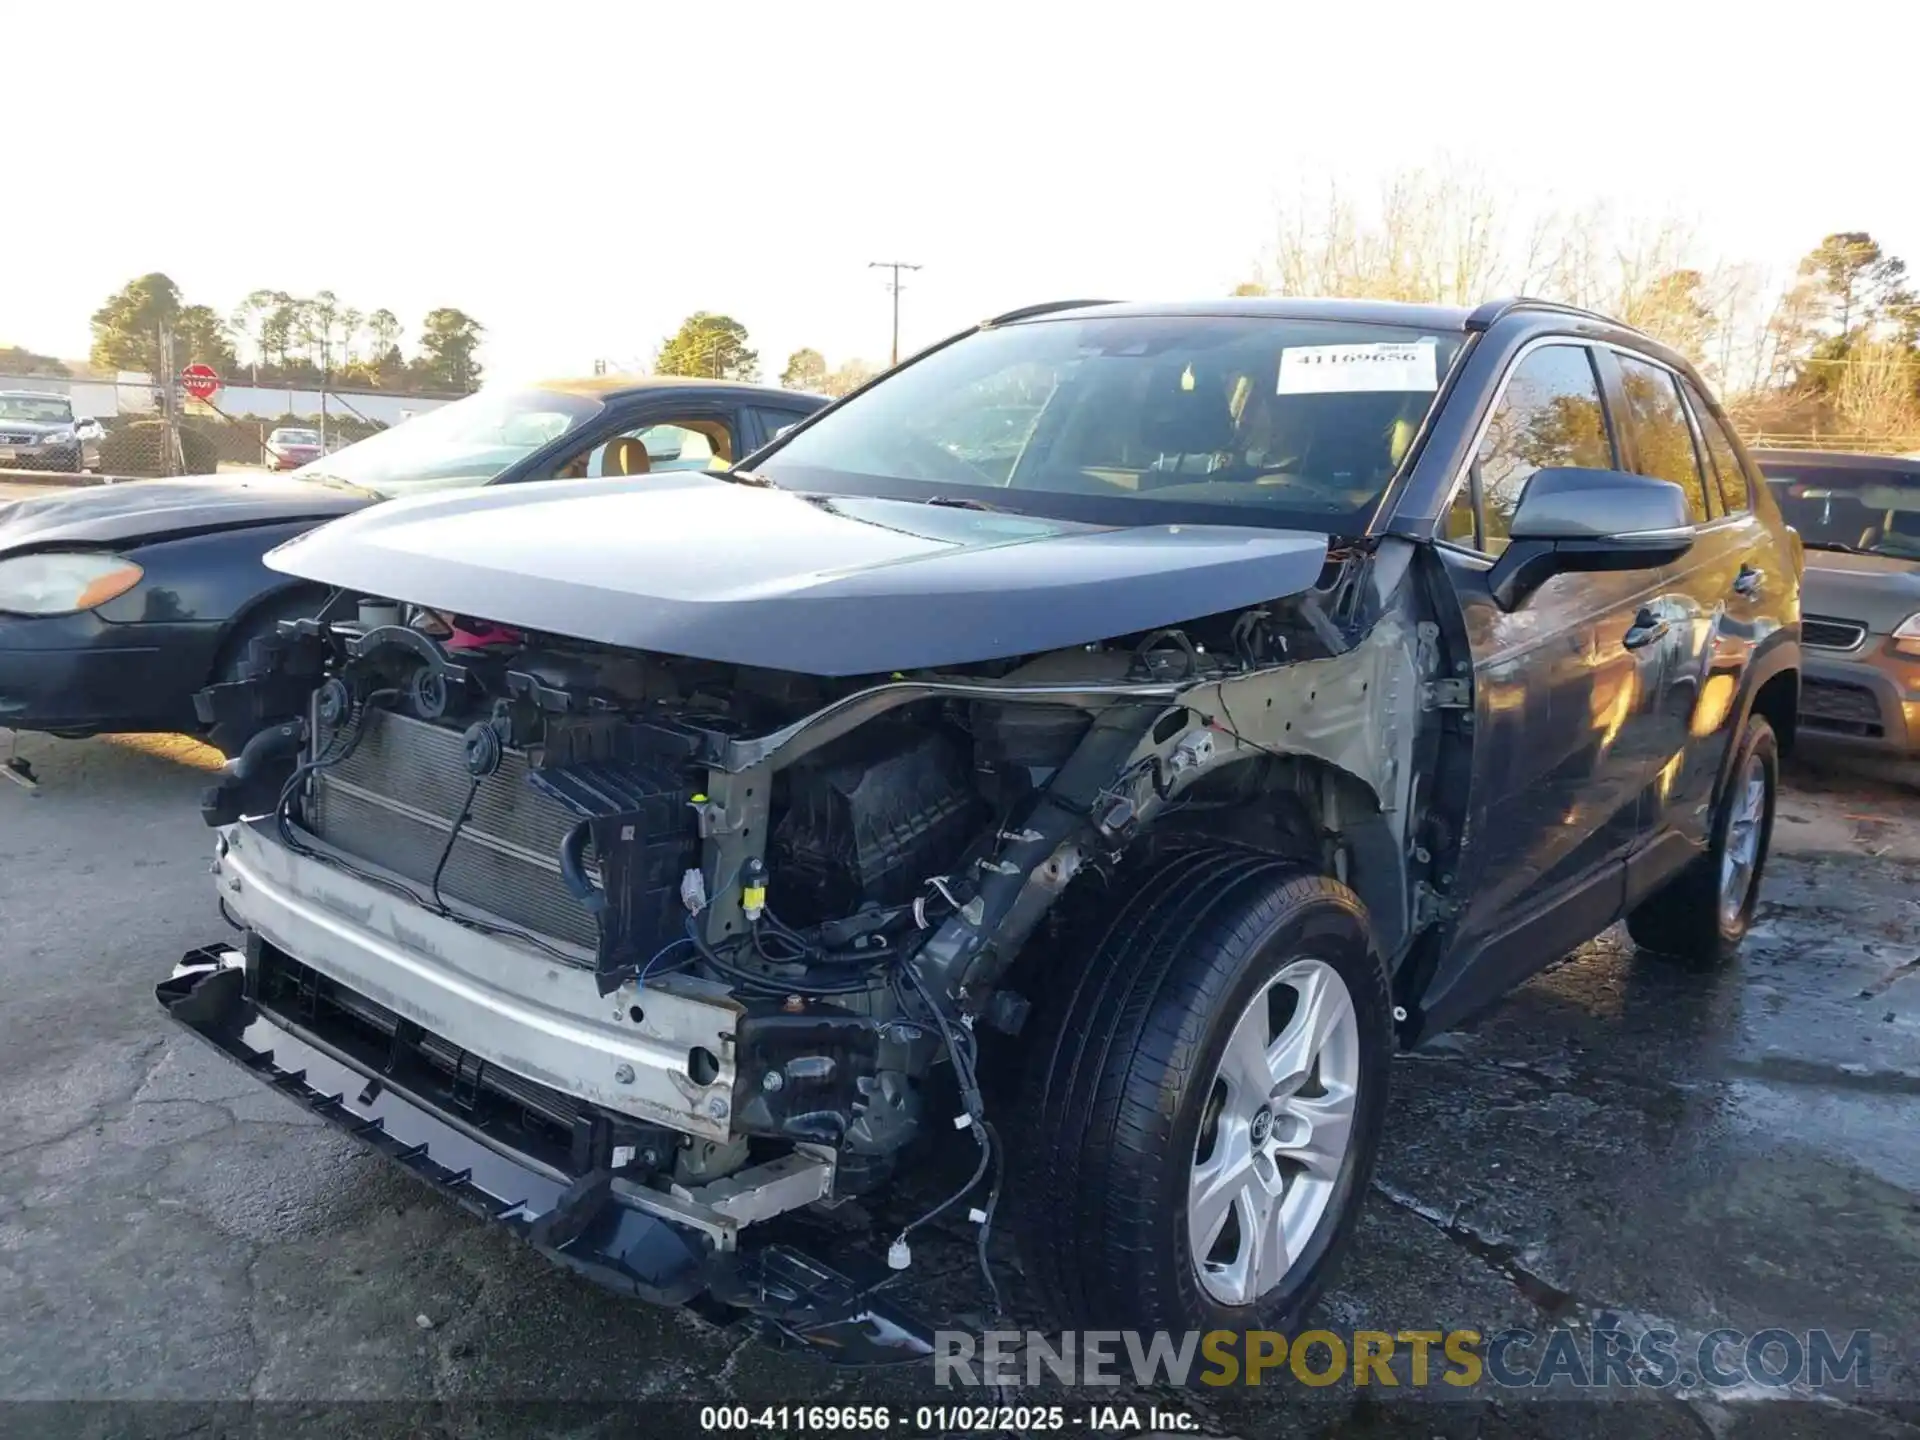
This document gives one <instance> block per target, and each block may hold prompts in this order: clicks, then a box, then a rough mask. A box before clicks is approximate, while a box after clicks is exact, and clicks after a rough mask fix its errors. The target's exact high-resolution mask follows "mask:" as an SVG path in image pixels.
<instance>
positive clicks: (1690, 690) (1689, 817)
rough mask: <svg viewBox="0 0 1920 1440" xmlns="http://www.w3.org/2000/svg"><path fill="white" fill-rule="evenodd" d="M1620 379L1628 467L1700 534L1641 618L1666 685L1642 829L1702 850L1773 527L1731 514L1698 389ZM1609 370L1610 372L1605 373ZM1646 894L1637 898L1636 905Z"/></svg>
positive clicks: (1651, 874) (1637, 360) (1617, 368)
mask: <svg viewBox="0 0 1920 1440" xmlns="http://www.w3.org/2000/svg"><path fill="white" fill-rule="evenodd" d="M1610 358H1611V359H1612V361H1613V365H1612V371H1613V375H1612V378H1613V379H1614V381H1615V382H1616V383H1617V385H1618V389H1619V395H1620V399H1619V401H1618V403H1617V405H1616V408H1617V409H1618V411H1619V413H1620V417H1621V431H1622V437H1621V438H1622V440H1623V442H1624V449H1625V453H1626V457H1627V461H1628V468H1629V469H1632V470H1634V471H1635V472H1637V473H1639V474H1642V475H1651V476H1653V477H1654V478H1656V479H1660V480H1670V481H1672V482H1673V483H1674V484H1676V485H1678V486H1679V487H1680V488H1681V489H1682V490H1684V491H1685V492H1686V494H1687V503H1688V508H1689V509H1690V511H1691V512H1692V515H1693V521H1694V524H1695V525H1696V526H1697V527H1698V534H1697V537H1696V539H1695V540H1694V543H1693V546H1692V548H1691V549H1690V550H1689V551H1688V552H1687V553H1686V554H1685V555H1684V556H1682V557H1681V558H1680V559H1679V560H1678V561H1676V562H1675V563H1674V564H1672V565H1670V566H1668V567H1667V569H1666V570H1665V571H1664V572H1663V574H1662V577H1661V584H1660V587H1659V590H1658V593H1656V594H1654V595H1653V596H1651V597H1649V599H1648V601H1647V603H1646V606H1645V608H1644V610H1643V612H1642V613H1641V614H1639V615H1637V616H1636V617H1635V618H1636V623H1637V624H1638V625H1639V626H1640V627H1641V629H1640V630H1639V632H1638V633H1639V634H1641V635H1647V634H1651V636H1652V638H1651V639H1649V640H1647V641H1646V642H1645V644H1644V650H1645V653H1646V654H1647V656H1648V657H1649V660H1650V661H1651V662H1652V664H1651V665H1650V668H1649V673H1648V677H1647V678H1648V680H1649V681H1650V683H1652V684H1653V685H1655V686H1656V687H1657V699H1656V704H1655V716H1654V719H1653V722H1652V723H1651V724H1650V725H1649V726H1648V727H1646V729H1645V731H1644V733H1645V734H1646V736H1647V739H1648V743H1649V744H1650V745H1651V746H1652V747H1653V750H1652V753H1651V754H1650V756H1649V765H1648V770H1649V781H1650V783H1649V784H1648V786H1647V789H1646V791H1645V793H1644V795H1643V798H1642V807H1641V811H1642V813H1641V821H1642V828H1643V832H1644V835H1645V839H1646V842H1647V844H1648V845H1649V846H1651V847H1666V846H1671V843H1672V841H1673V839H1674V837H1676V836H1677V837H1678V838H1679V839H1681V840H1684V841H1686V842H1688V846H1689V848H1690V847H1691V846H1694V845H1703V844H1704V843H1705V840H1706V833H1707V830H1708V827H1709V824H1710V819H1711V816H1710V811H1711V805H1712V800H1713V789H1714V785H1715V781H1716V778H1717V776H1718V774H1719V768H1720V762H1721V760H1722V759H1723V758H1724V756H1725V754H1726V747H1727V743H1728V739H1729V736H1730V730H1731V725H1732V722H1733V710H1734V700H1735V697H1736V695H1737V693H1738V689H1739V682H1740V675H1741V673H1742V672H1743V670H1744V669H1745V667H1746V662H1747V659H1748V657H1749V656H1750V655H1751V654H1752V651H1753V637H1754V623H1753V622H1754V614H1755V608H1754V607H1755V605H1756V603H1757V601H1758V599H1759V597H1760V593H1761V591H1763V590H1764V587H1765V582H1766V579H1767V578H1768V577H1767V576H1766V575H1765V573H1764V570H1765V566H1764V565H1763V564H1762V563H1760V561H1761V559H1762V557H1761V556H1760V554H1759V552H1760V551H1762V550H1763V549H1764V548H1765V546H1766V538H1767V537H1766V535H1765V532H1764V530H1763V529H1762V528H1761V527H1760V526H1759V525H1758V524H1757V523H1756V522H1755V520H1754V518H1753V514H1752V509H1751V506H1750V505H1745V504H1743V506H1742V508H1741V510H1740V511H1738V512H1737V513H1736V512H1730V511H1728V509H1727V507H1726V502H1725V500H1724V499H1723V497H1722V492H1721V487H1720V485H1719V483H1718V477H1717V474H1716V472H1715V471H1714V469H1713V462H1712V459H1711V454H1710V452H1709V451H1708V449H1707V446H1706V442H1705V436H1704V434H1703V432H1702V431H1701V430H1700V429H1699V427H1698V424H1697V423H1696V420H1695V417H1694V414H1693V404H1692V400H1691V398H1690V397H1689V396H1688V393H1687V392H1688V388H1689V386H1690V382H1689V381H1687V380H1686V379H1684V378H1683V377H1682V376H1681V375H1679V374H1678V373H1677V372H1676V371H1674V370H1671V369H1669V368H1667V367H1666V366H1665V365H1662V364H1661V363H1660V362H1658V361H1656V360H1653V359H1651V358H1649V357H1647V356H1644V355H1638V354H1635V353H1632V352H1629V351H1626V350H1618V351H1615V352H1612V354H1611V357H1610ZM1603 368H1604V367H1603ZM1683 858H1685V856H1684V852H1681V851H1677V850H1669V851H1668V852H1667V853H1666V855H1665V857H1664V858H1663V859H1662V860H1661V861H1660V862H1659V863H1658V864H1656V865H1654V866H1653V867H1651V868H1650V869H1646V870H1637V871H1636V874H1635V877H1634V881H1633V888H1634V891H1635V892H1642V891H1644V890H1646V889H1649V888H1651V887H1653V886H1655V885H1657V884H1658V883H1659V882H1660V881H1661V880H1662V879H1663V878H1665V875H1666V873H1667V872H1668V871H1669V870H1670V869H1671V867H1672V866H1673V865H1674V864H1677V863H1678V862H1679V861H1680V860H1681V859H1683ZM1638 898H1639V893H1630V894H1629V896H1628V901H1629V903H1632V902H1633V901H1634V900H1637V899H1638Z"/></svg>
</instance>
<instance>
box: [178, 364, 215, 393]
mask: <svg viewBox="0 0 1920 1440" xmlns="http://www.w3.org/2000/svg"><path fill="white" fill-rule="evenodd" d="M180 388H181V389H182V390H184V391H186V392H187V394H189V395H191V396H192V397H193V398H194V399H196V400H211V399H212V398H213V396H214V392H215V391H217V390H219V388H220V377H219V375H217V374H216V373H215V372H214V368H213V367H212V366H211V365H199V364H195V365H189V366H187V368H186V369H184V370H182V371H181V372H180Z"/></svg>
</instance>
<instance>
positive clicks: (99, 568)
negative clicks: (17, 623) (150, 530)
mask: <svg viewBox="0 0 1920 1440" xmlns="http://www.w3.org/2000/svg"><path fill="white" fill-rule="evenodd" d="M144 573H145V572H143V571H142V570H141V568H140V567H139V566H138V565H136V564H134V563H133V562H132V561H131V560H127V559H124V558H122V557H121V556H119V555H115V554H112V553H111V552H109V551H104V550H43V551H41V552H39V553H38V554H34V555H15V556H13V557H11V558H10V559H6V560H0V615H71V614H73V613H74V612H75V611H79V610H92V609H93V608H95V607H96V606H99V605H104V604H106V603H107V602H108V601H109V600H112V599H114V598H115V597H117V596H120V595H124V594H126V593H127V591H129V590H131V589H132V588H133V587H134V586H135V585H138V584H139V583H140V577H141V576H142V574H144Z"/></svg>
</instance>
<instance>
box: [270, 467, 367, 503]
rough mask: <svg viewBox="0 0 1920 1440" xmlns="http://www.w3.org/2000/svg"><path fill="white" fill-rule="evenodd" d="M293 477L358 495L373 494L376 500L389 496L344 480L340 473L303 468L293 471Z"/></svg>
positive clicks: (311, 483)
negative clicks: (334, 473) (327, 472)
mask: <svg viewBox="0 0 1920 1440" xmlns="http://www.w3.org/2000/svg"><path fill="white" fill-rule="evenodd" d="M293 478H294V479H296V480H305V481H306V482H307V483H308V484H310V485H324V486H325V487H326V488H327V489H329V490H351V491H352V492H353V493H354V494H356V495H371V496H372V497H373V498H374V499H376V500H384V499H386V498H387V497H386V496H385V495H383V494H381V492H380V491H378V490H375V489H373V488H372V487H371V486H367V485H356V484H354V482H353V481H351V480H343V479H341V478H340V477H339V476H338V475H327V474H319V475H313V474H308V473H307V472H306V471H303V470H296V471H294V473H293Z"/></svg>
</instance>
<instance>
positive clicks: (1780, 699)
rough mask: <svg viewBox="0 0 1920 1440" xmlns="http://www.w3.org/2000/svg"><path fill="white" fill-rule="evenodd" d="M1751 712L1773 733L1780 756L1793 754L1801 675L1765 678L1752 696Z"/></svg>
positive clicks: (1793, 672) (1786, 673)
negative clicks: (1764, 719)
mask: <svg viewBox="0 0 1920 1440" xmlns="http://www.w3.org/2000/svg"><path fill="white" fill-rule="evenodd" d="M1751 712H1752V713H1753V714H1755V715H1764V716H1765V717H1766V721H1767V723H1768V724H1769V725H1771V726H1772V727H1773V733H1774V734H1775V735H1777V736H1778V737H1779V738H1780V750H1781V752H1782V753H1783V754H1784V753H1786V752H1787V751H1790V750H1792V749H1793V740H1794V734H1795V731H1796V729H1797V728H1798V726H1799V720H1800V672H1799V671H1798V670H1782V671H1781V672H1780V673H1779V674H1777V675H1770V676H1768V677H1767V680H1766V683H1765V684H1763V685H1762V686H1761V687H1760V688H1759V689H1758V690H1756V691H1755V692H1754V696H1753V705H1752V706H1751Z"/></svg>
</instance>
